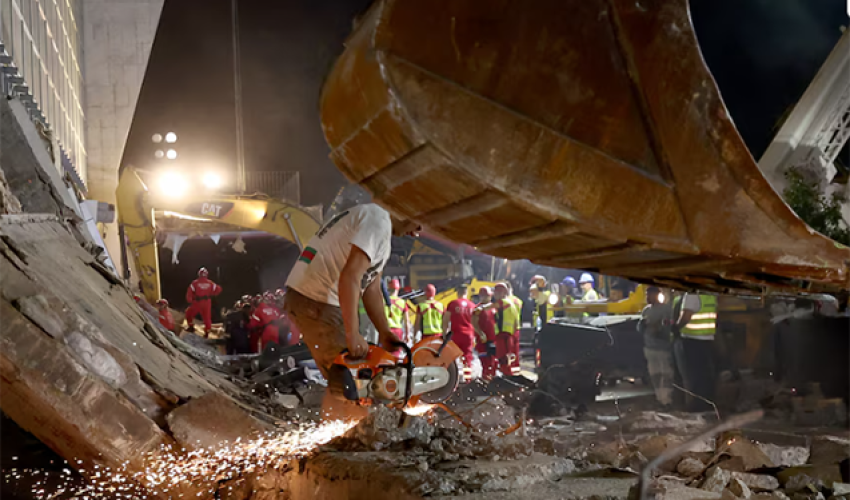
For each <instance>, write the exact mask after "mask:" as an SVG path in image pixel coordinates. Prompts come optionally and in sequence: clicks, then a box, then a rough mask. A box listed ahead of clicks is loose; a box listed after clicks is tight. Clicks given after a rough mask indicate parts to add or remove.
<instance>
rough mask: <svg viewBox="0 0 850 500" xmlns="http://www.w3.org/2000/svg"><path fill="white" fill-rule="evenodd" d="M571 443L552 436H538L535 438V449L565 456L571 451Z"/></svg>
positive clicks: (547, 453) (548, 453)
mask: <svg viewBox="0 0 850 500" xmlns="http://www.w3.org/2000/svg"><path fill="white" fill-rule="evenodd" d="M569 449H570V445H569V443H568V442H566V441H561V440H558V439H555V438H550V437H538V438H537V439H535V440H534V451H536V452H538V453H543V454H546V455H554V456H558V457H564V456H566V455H567V453H568V452H569Z"/></svg>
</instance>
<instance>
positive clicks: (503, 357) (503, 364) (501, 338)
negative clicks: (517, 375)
mask: <svg viewBox="0 0 850 500" xmlns="http://www.w3.org/2000/svg"><path fill="white" fill-rule="evenodd" d="M511 337H512V335H511V334H509V333H500V334H498V335H496V358H498V360H499V369H500V370H501V371H502V375H505V376H507V375H510V374H511V363H510V360H509V356H508V355H512V354H513V351H512V349H511V346H512V345H513V344H512V343H511Z"/></svg>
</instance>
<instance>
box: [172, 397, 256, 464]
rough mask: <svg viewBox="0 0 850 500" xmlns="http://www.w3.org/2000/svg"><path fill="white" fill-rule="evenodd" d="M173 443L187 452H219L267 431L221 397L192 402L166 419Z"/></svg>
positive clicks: (204, 398)
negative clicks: (234, 443)
mask: <svg viewBox="0 0 850 500" xmlns="http://www.w3.org/2000/svg"><path fill="white" fill-rule="evenodd" d="M166 420H167V421H168V427H169V429H170V430H171V434H172V435H173V436H174V439H176V440H177V442H178V443H180V444H181V445H182V446H183V447H184V448H186V449H187V450H198V449H201V448H211V449H217V448H220V447H223V446H227V445H228V444H229V443H232V442H234V441H236V440H237V439H239V438H242V440H246V439H251V438H252V437H254V436H256V435H257V434H259V433H261V432H262V431H264V430H265V428H264V427H263V426H262V425H261V424H260V422H259V421H257V420H256V419H254V418H252V417H251V416H250V415H248V414H247V413H246V412H245V411H244V410H243V409H242V408H240V407H239V406H238V405H237V404H236V403H234V402H233V401H231V400H230V399H228V398H227V397H225V396H224V395H222V394H220V393H210V394H207V395H205V396H201V397H200V398H197V399H192V400H191V401H189V402H188V403H186V404H184V405H183V406H179V407H177V408H176V409H174V410H173V411H172V412H171V413H169V414H168V415H167V416H166Z"/></svg>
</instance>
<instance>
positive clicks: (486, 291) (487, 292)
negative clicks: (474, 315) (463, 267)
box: [478, 286, 493, 296]
mask: <svg viewBox="0 0 850 500" xmlns="http://www.w3.org/2000/svg"><path fill="white" fill-rule="evenodd" d="M478 295H487V296H490V295H493V290H490V287H489V286H482V287H481V288H479V289H478Z"/></svg>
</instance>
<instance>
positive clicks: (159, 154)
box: [153, 149, 165, 160]
mask: <svg viewBox="0 0 850 500" xmlns="http://www.w3.org/2000/svg"><path fill="white" fill-rule="evenodd" d="M153 155H154V156H155V157H156V159H157V160H161V159H163V158H164V157H165V151H163V150H161V149H157V150H156V151H155V152H154V154H153Z"/></svg>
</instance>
